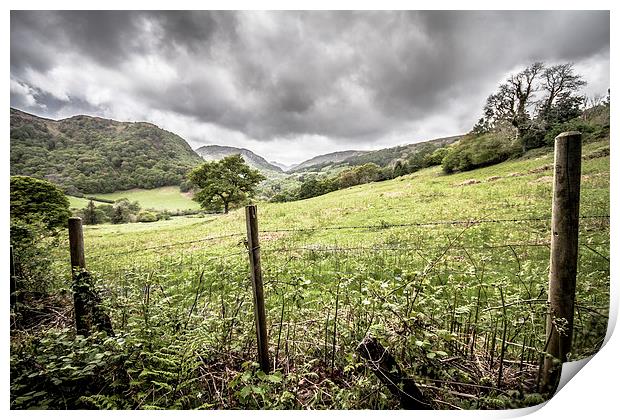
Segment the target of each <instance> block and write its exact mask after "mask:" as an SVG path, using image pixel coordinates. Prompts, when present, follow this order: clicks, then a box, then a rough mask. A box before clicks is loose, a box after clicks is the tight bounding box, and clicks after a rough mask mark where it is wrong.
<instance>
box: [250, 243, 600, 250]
mask: <svg viewBox="0 0 620 420" xmlns="http://www.w3.org/2000/svg"><path fill="white" fill-rule="evenodd" d="M588 245H590V246H603V245H609V243H607V242H591V243H587V244H580V246H584V247H587V248H589V247H588ZM549 246H551V242H550V241H542V242H521V243H506V244H492V245H488V244H484V245H478V246H459V247H457V248H454V249H456V250H459V249H474V250H476V249H495V248H510V247H549ZM437 249H443V247H409V246H391V247H383V246H367V247H364V246H352V247H331V246H302V247H281V248H262V251H263V252H291V251H310V252H314V251H316V252H346V251H375V252H376V251H431V250H437Z"/></svg>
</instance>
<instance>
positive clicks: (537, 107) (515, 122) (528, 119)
mask: <svg viewBox="0 0 620 420" xmlns="http://www.w3.org/2000/svg"><path fill="white" fill-rule="evenodd" d="M585 84H586V82H585V81H584V80H583V78H582V76H580V75H578V74H575V72H574V68H573V65H572V64H570V63H566V64H558V65H555V66H551V67H545V65H544V64H543V63H540V62H537V63H534V64H531V65H529V66H528V67H526V68H525V69H524V70H522V71H520V72H519V73H517V74H513V75H511V76H510V77H508V79H507V80H506V82H504V83H502V84H500V85H499V88H498V90H497V91H496V92H495V93H493V94H492V95H490V96H489V97H488V98H487V102H486V105H485V107H484V119H481V120H480V121H479V122H478V124H476V126H474V130H473V131H474V132H479V131H488V130H493V129H494V128H497V127H498V126H501V125H502V124H504V125H506V124H509V125H510V126H512V127H514V129H515V130H516V133H517V137H518V138H519V140H520V141H521V143H522V146H523V151H526V150H527V149H530V148H533V147H537V146H538V145H539V144H538V143H539V140H540V139H539V137H541V135H542V136H543V137H544V131H545V130H546V129H547V128H548V126H549V125H550V124H554V123H561V122H564V121H567V120H569V119H571V118H574V117H575V116H576V114H577V115H578V113H579V112H580V108H581V105H582V103H583V98H582V97H581V96H578V95H577V92H578V91H579V89H581V87H582V86H584V85H585Z"/></svg>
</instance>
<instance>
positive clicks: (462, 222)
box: [89, 215, 610, 259]
mask: <svg viewBox="0 0 620 420" xmlns="http://www.w3.org/2000/svg"><path fill="white" fill-rule="evenodd" d="M609 218H610V216H609V215H589V216H580V219H609ZM550 220H551V218H550V217H533V218H523V219H479V220H475V219H471V220H444V221H436V222H420V223H398V224H388V223H382V224H377V225H357V226H323V227H308V228H283V229H271V230H261V231H259V234H264V233H278V232H306V231H322V230H325V231H329V230H344V229H366V230H368V229H389V228H397V227H423V226H440V225H476V224H482V223H519V222H532V221H550ZM234 237H239V238H240V239H242V240H244V239H245V235H244V234H243V233H232V234H226V235H218V236H209V237H206V238H201V239H194V240H191V241H180V242H172V243H168V244H162V245H155V246H150V247H141V248H133V249H129V250H126V251H120V252H111V253H105V254H94V255H90V256H89V258H91V259H98V258H104V257H117V256H122V255H128V254H134V253H141V252H146V251H153V250H157V249H164V248H172V247H176V246H181V245H191V244H195V243H202V242H210V241H214V240H219V239H227V238H234ZM510 246H549V244H548V243H540V244H503V245H496V246H488V247H487V248H493V247H497V248H499V247H510ZM471 248H472V249H479V248H480V247H471ZM353 249H363V248H360V247H354V248H348V249H344V248H343V249H338V250H340V251H344V250H353ZM399 249H402V247H401V248H399ZM267 250H268V251H271V250H269V249H267ZM287 250H294V249H289V248H281V249H276V251H287ZM315 250H316V249H315ZM412 250H416V249H412ZM419 250H422V249H419Z"/></svg>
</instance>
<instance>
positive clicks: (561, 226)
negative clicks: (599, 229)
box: [541, 131, 581, 392]
mask: <svg viewBox="0 0 620 420" xmlns="http://www.w3.org/2000/svg"><path fill="white" fill-rule="evenodd" d="M580 184H581V133H579V132H576V131H571V132H566V133H561V134H560V135H558V136H557V137H556V138H555V162H554V179H553V209H552V215H551V261H550V263H549V309H548V313H547V345H546V354H545V359H544V366H543V375H542V389H541V390H542V391H545V392H553V391H554V390H555V389H556V387H557V384H558V381H559V379H560V373H561V371H562V363H564V362H566V361H567V354H568V353H570V351H571V345H572V337H573V317H574V306H575V286H576V280H577V253H578V239H579V190H580Z"/></svg>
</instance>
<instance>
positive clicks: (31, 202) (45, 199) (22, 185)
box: [11, 176, 71, 230]
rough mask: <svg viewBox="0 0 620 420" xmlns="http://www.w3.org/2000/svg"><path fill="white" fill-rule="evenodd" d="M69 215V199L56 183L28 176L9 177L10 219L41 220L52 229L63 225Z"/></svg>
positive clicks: (27, 221) (31, 221)
mask: <svg viewBox="0 0 620 420" xmlns="http://www.w3.org/2000/svg"><path fill="white" fill-rule="evenodd" d="M70 215H71V212H70V211H69V200H68V199H67V197H66V196H65V194H64V193H63V192H62V190H61V189H60V188H58V187H57V186H56V185H54V184H52V183H51V182H48V181H44V180H41V179H36V178H31V177H29V176H12V177H11V220H14V219H15V220H19V221H21V222H25V223H34V222H43V223H44V224H45V226H46V227H47V228H48V229H49V230H54V229H56V228H58V227H64V226H65V225H66V223H67V219H68V218H69V216H70Z"/></svg>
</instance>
